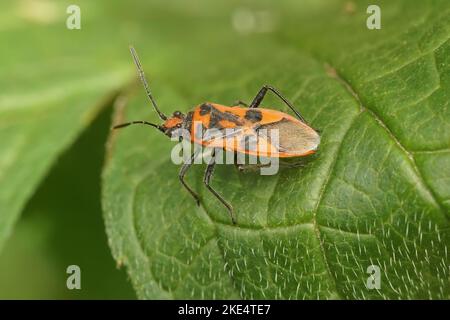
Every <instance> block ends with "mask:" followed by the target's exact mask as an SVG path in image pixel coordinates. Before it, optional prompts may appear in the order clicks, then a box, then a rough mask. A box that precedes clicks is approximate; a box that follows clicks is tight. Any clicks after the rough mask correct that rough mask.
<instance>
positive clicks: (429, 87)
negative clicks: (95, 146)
mask: <svg viewBox="0 0 450 320" xmlns="http://www.w3.org/2000/svg"><path fill="white" fill-rule="evenodd" d="M346 3H347V2H346V1H314V2H304V3H301V4H300V3H298V2H297V1H291V2H286V3H283V4H282V5H280V7H279V8H277V9H275V8H274V7H273V6H271V7H270V8H271V9H273V12H272V13H273V14H274V16H275V17H278V19H277V21H278V25H277V28H276V29H275V31H273V32H272V33H268V34H259V33H258V34H253V35H252V34H250V35H245V36H242V35H239V34H236V33H232V32H230V30H228V31H227V30H226V29H225V30H224V29H223V27H222V26H223V24H222V22H224V21H226V19H227V18H229V15H230V14H231V13H232V12H233V10H234V9H235V8H236V7H233V6H231V5H230V6H229V7H228V6H224V7H223V8H221V9H220V14H219V13H218V12H219V10H218V11H206V10H205V11H202V10H193V11H189V13H190V14H189V15H186V17H185V20H183V21H184V22H188V23H186V24H184V25H183V28H184V31H185V32H186V33H187V34H197V36H196V37H199V38H203V39H207V40H211V41H210V42H209V43H208V47H207V48H208V50H204V47H203V46H202V43H200V47H197V45H199V44H198V43H197V42H195V43H194V44H192V43H191V42H192V39H188V40H186V39H180V41H179V42H178V45H179V46H180V48H182V49H183V50H179V51H178V52H175V53H172V58H174V61H173V63H172V64H170V65H166V66H164V65H163V66H161V65H159V66H158V69H159V70H158V75H161V76H160V77H159V78H158V77H157V76H156V75H155V76H154V77H153V79H154V84H152V87H153V92H154V94H155V95H156V96H157V99H158V101H159V104H160V105H161V106H163V109H164V110H165V111H166V112H170V111H173V110H175V109H176V107H177V106H180V105H183V106H184V107H182V108H181V110H182V111H187V110H189V108H192V106H194V105H196V104H198V103H201V102H203V101H215V102H218V103H223V104H230V103H231V102H232V101H234V100H236V99H241V100H244V101H250V100H251V99H252V98H253V96H254V95H255V94H256V92H257V90H258V89H259V87H261V85H263V84H264V83H270V84H272V85H274V86H275V87H277V88H279V89H280V90H281V91H282V92H283V93H284V94H285V95H286V96H287V97H288V98H289V100H291V101H292V102H293V103H294V104H295V105H296V106H297V107H298V108H299V109H300V110H301V111H302V113H303V114H304V116H305V118H306V119H307V120H308V121H309V122H310V123H311V124H312V126H313V127H315V128H318V129H320V130H321V132H322V142H321V146H320V151H319V153H318V155H317V158H316V159H314V161H311V162H310V163H309V164H308V165H307V166H306V167H304V168H301V169H299V168H297V169H286V170H283V171H281V172H280V173H279V174H278V175H276V176H260V175H258V174H256V173H255V174H252V173H248V174H241V173H238V172H237V170H236V169H235V168H234V167H233V166H218V167H217V169H216V172H215V175H214V180H213V185H214V186H215V187H216V188H217V190H219V191H220V193H221V194H223V195H224V197H225V198H226V199H228V200H229V201H230V202H231V203H232V204H233V206H234V208H235V210H236V216H237V219H238V224H237V225H236V226H234V225H232V224H231V221H230V219H229V216H228V214H227V212H226V210H224V208H223V207H222V206H221V205H220V203H218V201H217V200H216V199H215V198H213V197H211V195H210V194H209V193H208V192H207V191H205V187H204V186H203V183H202V171H203V169H204V166H198V165H197V166H194V168H193V169H192V170H191V171H189V173H188V175H189V177H188V182H189V183H190V184H191V185H192V186H193V187H194V188H195V189H196V190H197V191H198V192H200V194H201V196H202V205H201V206H200V207H196V206H195V204H194V201H193V199H192V198H191V197H190V196H189V195H188V194H187V192H186V191H185V190H184V189H183V188H182V186H181V185H180V184H179V181H178V178H177V170H178V168H177V167H176V166H175V165H174V164H172V162H171V161H170V151H171V148H172V147H173V143H171V142H169V141H167V139H166V138H165V137H164V136H162V135H161V134H160V133H158V132H157V131H151V130H150V129H149V128H138V127H132V128H128V129H126V130H122V131H117V132H114V133H113V134H112V135H111V137H110V141H109V146H108V155H107V161H106V164H105V169H104V174H103V208H104V216H105V221H106V227H107V233H108V237H109V239H110V244H111V247H112V251H113V255H114V257H115V259H116V260H117V261H118V263H120V264H125V265H126V266H127V268H128V272H129V275H130V277H131V279H132V281H133V285H134V288H135V290H136V291H137V294H138V296H139V297H140V298H165V299H170V298H224V299H228V298H247V299H248V298H278V299H283V298H285V299H302V298H307V299H314V298H343V299H353V298H357V299H398V298H403V299H406V298H440V299H448V298H449V297H450V284H449V283H450V282H449V277H450V274H449V268H448V266H449V253H448V251H449V250H448V246H449V241H450V237H449V236H450V233H449V231H450V228H449V217H450V216H449V212H450V210H449V208H450V202H449V199H450V198H449V196H450V188H449V183H448V181H449V180H450V171H449V168H450V165H449V164H450V152H449V150H450V146H449V143H450V139H449V138H450V124H449V122H448V119H449V116H450V114H449V110H450V108H449V101H450V96H449V92H450V78H449V75H450V72H449V71H450V61H449V57H450V42H449V35H450V21H449V11H448V9H446V8H447V7H446V3H445V2H444V1H425V2H421V3H420V4H419V5H417V6H416V5H413V4H411V2H410V1H398V2H396V4H395V5H394V4H391V2H390V1H386V2H380V3H379V5H380V7H381V8H382V16H383V20H382V30H380V31H372V30H368V29H367V28H366V26H365V19H366V17H367V14H366V11H365V9H366V8H367V5H368V2H367V3H364V2H358V3H357V4H355V6H356V7H355V10H356V13H354V14H352V13H351V12H349V11H348V10H347V11H346V10H345V8H346ZM181 7H182V6H181V5H180V6H179V8H181ZM261 7H262V6H260V5H258V4H253V5H249V10H261ZM263 8H264V7H263ZM175 12H177V13H178V11H175ZM211 12H212V13H211ZM169 17H170V16H169V15H167V16H166V18H169ZM325 22H326V23H325ZM173 32H174V31H173V30H168V31H163V35H164V36H167V37H168V38H170V37H171V35H173ZM196 32H197V33H196ZM212 34H213V35H215V37H217V38H220V41H215V38H213V37H211V35H212ZM198 35H203V37H200V36H198ZM205 41H206V40H205ZM230 48H235V50H232V49H230ZM151 54H152V53H151V52H150V53H149V52H141V55H142V56H143V57H144V60H146V61H148V59H145V57H147V56H149V55H151ZM130 63H131V62H130ZM211 66H214V68H212V67H211ZM144 67H145V68H146V70H150V72H151V70H152V68H153V65H152V64H151V63H145V62H144ZM264 105H266V106H269V107H273V108H283V107H282V104H280V103H279V101H277V100H275V99H272V98H270V99H268V100H267V101H265V103H264ZM171 106H173V107H171ZM155 118H156V117H155V114H154V112H153V111H151V109H150V107H149V106H148V103H146V100H145V97H144V94H143V92H142V90H141V91H138V93H137V95H133V94H126V95H123V96H122V97H121V98H120V99H118V100H117V108H116V111H115V117H114V119H113V120H114V123H118V122H121V121H126V120H132V119H153V121H154V119H155ZM371 265H376V266H378V267H379V268H380V275H381V288H380V289H373V290H370V289H368V288H367V287H366V283H367V281H368V277H369V274H368V273H367V269H368V268H369V266H371Z"/></svg>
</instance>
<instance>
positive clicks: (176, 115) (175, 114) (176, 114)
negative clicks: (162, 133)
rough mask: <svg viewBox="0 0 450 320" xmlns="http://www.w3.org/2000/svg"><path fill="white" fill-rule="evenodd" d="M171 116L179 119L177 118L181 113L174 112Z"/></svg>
mask: <svg viewBox="0 0 450 320" xmlns="http://www.w3.org/2000/svg"><path fill="white" fill-rule="evenodd" d="M173 115H174V116H175V117H177V118H179V117H180V116H181V112H180V111H175V112H174V113H173Z"/></svg>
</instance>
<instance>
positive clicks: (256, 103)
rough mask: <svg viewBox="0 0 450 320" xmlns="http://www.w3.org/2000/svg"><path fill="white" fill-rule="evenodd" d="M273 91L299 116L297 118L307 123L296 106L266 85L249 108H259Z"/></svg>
mask: <svg viewBox="0 0 450 320" xmlns="http://www.w3.org/2000/svg"><path fill="white" fill-rule="evenodd" d="M268 90H269V91H272V92H273V93H274V94H276V95H277V96H278V98H280V99H281V100H282V101H283V102H284V103H285V104H286V105H287V106H288V107H289V108H290V109H291V110H292V111H293V112H294V113H295V115H296V116H297V118H299V119H300V120H301V121H302V122H304V123H307V122H306V121H305V119H304V118H303V117H302V115H301V114H300V112H298V111H297V110H296V109H295V108H294V106H293V105H292V104H291V103H290V102H289V101H288V100H287V99H286V98H285V97H283V95H282V94H281V93H280V92H278V90H277V89H275V88H274V87H272V86H269V85H264V86H263V87H262V88H261V89H260V90H259V92H258V94H257V95H256V97H255V98H254V99H253V101H252V103H251V104H250V107H249V108H258V107H259V105H260V104H261V102H262V101H263V99H264V97H265V96H266V93H267V91H268Z"/></svg>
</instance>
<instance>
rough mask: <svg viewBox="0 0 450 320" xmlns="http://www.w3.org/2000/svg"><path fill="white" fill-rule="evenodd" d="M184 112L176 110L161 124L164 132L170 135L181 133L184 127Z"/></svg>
mask: <svg viewBox="0 0 450 320" xmlns="http://www.w3.org/2000/svg"><path fill="white" fill-rule="evenodd" d="M183 122H184V114H183V113H181V112H180V111H175V112H174V113H173V114H172V116H171V117H169V118H168V119H167V120H166V121H164V123H163V124H162V125H161V128H162V130H161V131H163V132H164V134H165V135H166V136H168V137H173V136H174V135H181V130H179V129H181V128H182V127H183Z"/></svg>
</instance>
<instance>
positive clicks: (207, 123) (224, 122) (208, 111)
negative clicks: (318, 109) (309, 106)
mask: <svg viewBox="0 0 450 320" xmlns="http://www.w3.org/2000/svg"><path fill="white" fill-rule="evenodd" d="M130 51H131V55H132V57H133V60H134V63H135V65H136V68H137V71H138V74H139V77H140V79H141V81H142V84H143V85H144V89H145V92H146V94H147V97H148V99H149V100H150V102H151V104H152V105H153V108H154V109H155V111H156V112H157V113H158V115H159V118H160V119H161V120H163V121H164V122H163V123H162V124H161V125H159V124H154V123H151V122H148V121H144V120H139V121H131V122H126V123H122V124H118V125H116V126H114V127H113V129H118V128H123V127H127V126H129V125H134V124H143V125H148V126H152V127H154V128H156V129H158V130H160V131H161V132H163V133H164V134H165V135H167V136H169V137H173V136H174V135H177V131H179V129H186V130H187V131H188V132H189V133H190V135H189V136H190V137H189V139H190V142H192V143H194V144H200V145H202V146H208V147H213V148H215V147H218V148H220V147H223V146H224V145H225V146H226V147H225V149H227V151H232V152H234V153H243V154H247V155H257V156H268V157H273V156H274V154H273V153H271V152H270V153H267V154H266V153H264V151H261V150H260V149H261V148H256V149H254V148H249V147H248V144H247V143H245V142H246V141H248V140H249V138H252V137H257V135H258V132H260V131H261V132H262V129H265V130H269V131H270V130H277V132H278V143H273V142H272V141H269V138H267V139H264V138H263V139H261V138H260V137H257V140H256V141H258V142H257V143H258V146H259V144H262V143H265V144H268V145H270V148H271V149H270V150H272V151H273V149H274V148H275V149H276V150H277V153H276V154H275V156H276V157H279V158H297V157H304V156H307V155H311V154H313V153H315V152H316V150H317V148H318V146H319V143H320V136H319V133H318V132H317V131H316V130H314V129H313V128H312V127H310V126H309V125H308V123H307V122H306V121H305V119H304V118H303V117H302V115H301V114H300V113H299V112H298V111H297V110H296V109H295V108H294V106H293V105H292V104H291V103H290V102H289V101H288V100H287V99H286V98H284V97H283V96H282V95H281V93H280V92H279V91H278V90H276V89H275V88H273V87H271V86H269V85H265V86H263V87H262V88H261V89H260V90H259V92H258V93H257V95H256V96H255V98H254V99H253V101H252V102H251V103H250V105H248V104H245V103H243V102H241V101H239V102H238V103H237V105H235V106H225V105H220V104H216V103H209V102H206V103H202V104H200V105H198V106H196V107H195V108H194V109H193V110H192V111H190V112H188V113H187V114H183V113H181V112H180V111H175V112H173V114H172V116H170V117H168V116H166V115H165V114H164V113H163V112H161V110H160V109H159V108H158V106H157V104H156V101H155V99H154V98H153V95H152V93H151V91H150V88H149V85H148V83H147V80H146V78H145V75H144V71H143V68H142V66H141V63H140V61H139V58H138V55H137V53H136V51H135V49H134V48H133V47H130ZM269 91H270V92H272V93H274V94H275V95H276V96H277V97H278V98H280V99H281V100H282V101H283V102H284V103H285V104H286V105H287V106H288V107H289V108H290V109H291V110H292V112H293V113H294V114H295V117H294V116H291V115H288V114H286V113H283V112H281V111H276V110H272V109H264V108H259V106H260V104H261V102H262V101H263V99H264V97H265V96H266V94H267V92H269ZM194 123H197V124H198V123H200V124H201V128H202V129H201V130H204V129H217V130H218V131H219V132H223V134H222V135H221V136H220V135H219V136H218V137H215V139H210V140H208V139H206V140H202V139H198V138H197V136H198V135H197V132H196V130H199V129H198V126H194ZM226 129H233V132H234V135H233V138H234V139H235V141H241V142H243V143H231V144H224V143H223V142H224V140H226V139H227V135H226V134H225V132H226V131H227V130H226ZM179 138H180V139H182V137H181V136H180V137H179ZM258 139H259V140H258ZM271 142H272V144H271ZM197 156H198V152H195V151H194V152H193V153H192V155H191V158H190V161H186V162H185V163H184V164H183V165H182V166H181V169H180V171H179V175H178V176H179V180H180V182H181V184H182V185H183V186H184V187H185V188H186V190H187V191H188V192H189V193H190V194H191V195H192V197H193V198H194V199H195V201H196V203H197V205H200V197H199V195H198V194H197V193H196V192H195V191H194V190H193V189H192V188H191V187H190V186H189V185H188V184H187V183H186V182H185V175H186V173H187V171H188V169H189V168H190V167H191V165H192V164H193V163H194V160H195V158H196V157H197ZM215 164H216V157H215V153H214V151H213V153H212V156H211V160H210V161H209V163H208V164H207V167H206V170H205V175H204V178H203V182H204V184H205V185H206V187H207V189H208V190H209V191H210V192H211V193H212V194H213V195H214V196H215V197H216V198H217V199H218V200H219V201H220V202H221V203H222V204H223V205H224V206H225V207H226V208H227V209H228V212H229V214H230V217H231V221H232V223H233V224H236V218H235V215H234V211H233V207H232V206H231V204H229V203H228V202H227V201H226V200H225V199H224V198H223V197H222V195H220V194H219V193H218V192H217V191H216V190H215V189H214V188H213V187H212V186H211V178H212V174H213V171H214V166H215ZM239 166H240V165H238V167H239Z"/></svg>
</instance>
